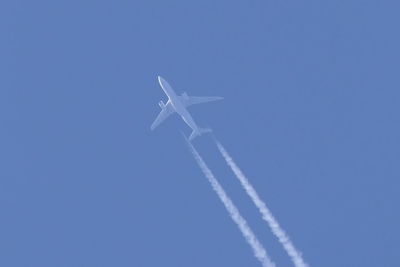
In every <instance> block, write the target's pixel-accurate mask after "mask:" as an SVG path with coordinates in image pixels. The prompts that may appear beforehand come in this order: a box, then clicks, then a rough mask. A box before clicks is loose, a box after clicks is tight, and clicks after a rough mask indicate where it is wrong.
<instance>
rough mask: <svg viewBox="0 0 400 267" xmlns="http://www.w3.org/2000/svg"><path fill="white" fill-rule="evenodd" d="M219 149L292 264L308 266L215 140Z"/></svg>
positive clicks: (300, 266)
mask: <svg viewBox="0 0 400 267" xmlns="http://www.w3.org/2000/svg"><path fill="white" fill-rule="evenodd" d="M215 143H216V144H217V147H218V149H219V151H220V152H221V154H222V156H223V157H224V158H225V161H226V163H227V164H228V165H229V167H230V168H231V169H232V171H233V172H234V173H235V176H236V177H237V178H238V179H239V181H240V183H241V184H242V186H243V188H244V189H245V190H246V192H247V194H248V195H249V196H250V198H251V200H252V201H253V202H254V204H255V205H256V207H257V208H258V210H259V211H260V213H261V215H262V218H263V219H264V220H265V221H266V222H267V223H268V225H269V227H270V228H271V231H272V233H273V234H274V235H275V236H276V237H277V238H278V240H279V242H280V243H281V244H282V246H283V248H284V249H285V251H286V253H287V254H288V255H289V257H290V258H291V260H292V261H293V263H294V265H295V266H297V267H306V266H308V265H307V263H305V262H304V260H303V258H302V256H301V252H299V251H298V250H297V249H296V248H295V247H294V245H293V243H292V241H291V240H290V238H289V236H288V235H287V234H286V233H285V231H284V230H283V229H282V228H281V227H280V225H279V223H278V222H277V220H276V219H275V217H274V216H273V215H272V213H271V211H270V210H269V209H268V207H267V205H266V204H265V203H264V202H263V201H262V200H261V198H260V197H259V196H258V194H257V192H256V190H255V189H254V187H253V186H252V185H251V184H250V182H249V180H248V179H247V178H246V176H245V175H244V174H243V173H242V171H241V170H240V169H239V167H238V166H237V165H236V163H235V162H234V161H233V159H232V157H231V156H229V154H228V152H227V151H226V150H225V148H224V147H223V146H222V145H221V143H220V142H218V141H217V140H215Z"/></svg>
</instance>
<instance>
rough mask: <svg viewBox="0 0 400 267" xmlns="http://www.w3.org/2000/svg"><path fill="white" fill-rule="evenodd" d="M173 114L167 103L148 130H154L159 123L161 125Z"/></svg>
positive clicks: (169, 104)
mask: <svg viewBox="0 0 400 267" xmlns="http://www.w3.org/2000/svg"><path fill="white" fill-rule="evenodd" d="M174 112H175V110H174V108H173V107H172V105H171V102H169V101H168V103H167V104H166V105H165V106H164V107H163V108H162V109H161V112H160V113H159V114H158V116H157V118H156V120H155V121H154V122H153V123H152V124H151V127H150V129H151V130H154V129H155V128H156V127H157V126H158V125H160V123H162V122H163V121H164V120H165V119H166V118H168V117H169V115H171V114H173V113H174Z"/></svg>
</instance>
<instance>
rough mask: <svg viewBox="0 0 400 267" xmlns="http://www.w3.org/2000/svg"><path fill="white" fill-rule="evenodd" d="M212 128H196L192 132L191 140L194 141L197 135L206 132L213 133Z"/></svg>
mask: <svg viewBox="0 0 400 267" xmlns="http://www.w3.org/2000/svg"><path fill="white" fill-rule="evenodd" d="M211 132H212V130H211V129H210V128H199V129H198V131H196V130H194V131H193V132H192V134H191V135H190V136H189V141H192V140H193V139H194V138H196V137H197V136H200V135H202V134H205V133H211Z"/></svg>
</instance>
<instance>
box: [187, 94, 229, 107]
mask: <svg viewBox="0 0 400 267" xmlns="http://www.w3.org/2000/svg"><path fill="white" fill-rule="evenodd" d="M180 98H181V101H182V103H183V104H184V105H185V107H188V106H191V105H195V104H202V103H207V102H212V101H217V100H222V99H223V97H219V96H188V95H186V94H183V95H182V96H181V97H180Z"/></svg>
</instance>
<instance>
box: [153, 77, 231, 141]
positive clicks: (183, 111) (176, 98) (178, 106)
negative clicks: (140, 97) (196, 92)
mask: <svg viewBox="0 0 400 267" xmlns="http://www.w3.org/2000/svg"><path fill="white" fill-rule="evenodd" d="M158 82H159V84H160V86H161V88H162V89H163V91H164V93H165V94H166V95H167V96H168V101H167V103H166V104H164V102H163V101H162V100H161V101H160V102H158V105H159V106H160V108H161V112H160V113H159V114H158V116H157V118H156V120H155V121H154V122H153V123H152V124H151V127H150V129H151V130H154V129H155V128H156V127H157V126H158V125H160V123H161V122H163V121H164V120H165V119H166V118H168V117H169V116H170V115H171V114H174V113H175V112H176V113H178V114H179V115H180V116H181V117H182V119H183V121H184V122H186V124H187V125H188V126H189V127H190V128H192V130H193V131H192V134H191V135H190V137H189V141H192V140H193V139H194V138H195V137H197V136H200V135H202V134H203V133H208V132H211V129H207V128H200V127H198V126H197V124H196V123H195V122H194V120H193V118H192V116H191V115H190V113H189V112H188V110H187V107H189V106H191V105H194V104H201V103H206V102H211V101H217V100H222V99H223V97H218V96H213V97H198V96H188V95H187V93H186V92H185V93H183V94H182V95H177V94H176V93H175V91H174V90H173V89H172V87H171V86H170V85H169V84H168V82H167V81H166V80H164V79H163V78H162V77H161V76H158Z"/></svg>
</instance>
